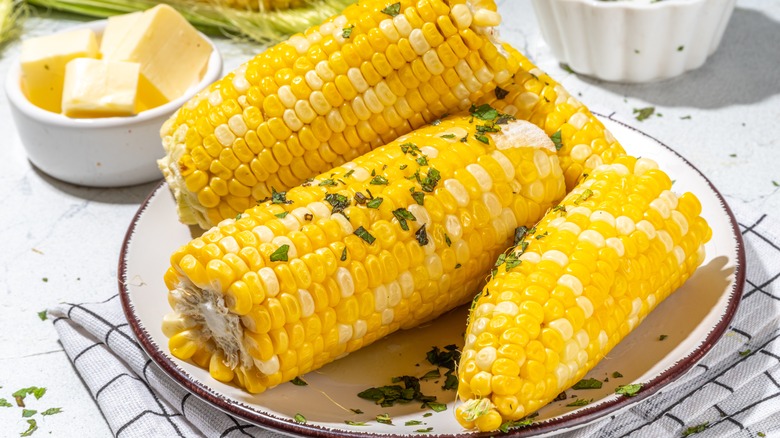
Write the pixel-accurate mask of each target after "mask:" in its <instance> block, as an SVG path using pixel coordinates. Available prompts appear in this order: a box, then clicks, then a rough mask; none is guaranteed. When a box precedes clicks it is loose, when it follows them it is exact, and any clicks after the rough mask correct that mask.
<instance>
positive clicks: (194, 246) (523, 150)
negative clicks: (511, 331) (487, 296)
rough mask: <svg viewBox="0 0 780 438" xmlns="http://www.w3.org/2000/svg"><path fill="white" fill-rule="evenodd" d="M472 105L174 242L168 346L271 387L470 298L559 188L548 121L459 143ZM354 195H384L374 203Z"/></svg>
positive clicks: (250, 384)
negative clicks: (197, 234) (461, 113)
mask: <svg viewBox="0 0 780 438" xmlns="http://www.w3.org/2000/svg"><path fill="white" fill-rule="evenodd" d="M472 117H473V116H467V115H464V116H453V117H450V118H448V119H444V120H442V121H441V123H440V124H438V125H437V126H428V127H425V128H421V129H419V130H416V131H415V132H413V133H411V134H408V135H405V136H402V137H401V138H399V139H398V140H396V141H394V142H391V143H389V144H388V145H386V146H383V147H380V148H378V149H375V150H373V151H371V152H369V153H367V154H366V155H363V156H361V157H358V158H356V159H355V160H354V161H352V162H348V163H345V164H343V165H342V166H340V167H337V168H335V169H332V170H330V171H328V172H326V173H324V174H322V175H320V176H318V177H316V178H314V179H312V180H311V181H309V182H307V183H306V184H304V185H302V186H299V187H295V188H292V189H290V190H288V191H286V192H285V193H284V202H281V195H278V196H277V200H279V201H280V202H278V203H274V201H273V200H272V199H271V200H268V201H266V202H264V203H261V204H260V205H258V206H256V207H253V208H250V209H248V210H247V211H245V212H243V213H242V214H241V216H240V218H239V219H238V220H235V219H232V218H231V219H226V220H224V221H223V222H222V223H220V224H219V226H217V227H214V228H212V229H210V230H209V231H207V232H206V233H205V234H203V236H201V237H199V238H196V239H194V240H192V241H191V242H190V243H188V244H187V245H185V246H183V247H182V248H180V249H179V250H178V251H176V252H175V253H174V254H173V255H172V257H171V264H172V265H171V267H170V268H169V269H168V271H167V273H166V275H165V282H166V285H167V286H168V288H169V291H170V292H169V301H170V303H171V306H172V307H173V312H172V313H171V314H169V315H168V316H166V318H165V320H164V322H163V332H164V333H165V334H166V335H167V336H168V337H169V338H170V339H169V347H170V350H171V352H172V353H173V355H174V356H176V357H178V358H180V359H183V360H192V361H193V362H195V363H196V364H198V365H199V366H202V367H207V368H208V369H209V371H210V374H211V375H212V376H213V377H214V378H215V379H217V380H220V381H226V382H228V381H233V382H235V383H236V384H238V385H240V386H241V387H243V388H246V389H247V390H248V391H250V392H262V391H264V390H266V389H267V388H269V387H273V386H276V385H278V384H280V383H282V382H285V381H289V380H291V379H293V378H295V377H296V376H298V375H302V374H304V373H306V372H308V371H311V370H313V369H316V368H319V367H320V366H322V365H324V364H326V363H328V362H330V361H333V360H334V359H336V358H337V357H339V356H342V355H344V354H345V353H349V352H352V351H355V350H357V349H359V348H361V347H362V346H364V345H368V344H370V343H372V342H373V341H375V340H377V339H379V338H381V337H383V336H385V335H387V334H389V333H392V332H393V331H396V330H398V329H400V328H410V327H414V326H416V325H418V324H420V323H422V322H424V321H428V320H430V319H432V318H435V317H436V316H438V315H440V314H442V313H444V312H445V311H447V310H449V309H452V308H454V307H455V306H457V305H460V304H463V303H466V302H468V301H470V300H471V299H472V296H473V291H474V290H478V289H479V288H480V287H481V285H482V284H483V282H484V280H485V273H486V272H488V270H489V269H490V267H491V266H492V264H493V260H494V259H495V258H496V257H497V256H498V254H500V253H501V252H503V251H504V250H505V248H506V247H507V246H508V245H510V244H511V242H512V239H513V235H514V230H515V228H516V227H517V226H519V225H525V226H531V225H532V224H533V223H535V222H536V221H537V220H539V218H540V217H541V216H542V214H543V212H544V211H546V210H547V209H549V208H551V207H552V206H553V205H554V203H555V202H556V201H557V200H558V199H560V198H562V197H563V194H564V180H563V175H562V173H561V169H560V166H559V164H558V158H557V156H556V155H555V149H554V147H553V145H552V143H551V141H550V140H549V138H548V137H547V136H546V135H545V134H544V132H542V131H541V130H540V129H538V128H537V127H535V126H533V125H532V124H530V123H528V122H525V121H508V122H507V123H506V124H503V125H500V130H499V132H496V133H488V134H486V135H487V136H488V137H489V143H488V144H486V143H482V142H479V141H477V140H474V139H471V138H470V139H469V140H467V141H466V142H461V141H460V140H458V139H459V138H462V137H463V136H464V135H465V134H467V133H470V132H474V130H475V125H476V122H475V123H470V122H469V119H471V118H472ZM496 120H498V119H496ZM485 122H490V121H485ZM483 123H484V122H483ZM445 133H453V134H455V136H456V138H455V139H449V140H448V139H445V138H442V137H441V135H442V134H445ZM421 157H424V158H425V164H420V162H419V161H418V160H419V158H421ZM404 166H405V167H404ZM402 167H403V170H402ZM347 173H349V174H350V176H349V177H347V176H346V175H347ZM372 173H373V174H374V177H376V176H381V177H383V178H384V179H385V180H386V183H383V184H381V185H372V184H371V181H372V180H373V178H372V176H371V174H372ZM326 179H333V180H334V181H340V180H343V181H344V183H338V184H337V185H335V186H332V185H321V184H320V182H322V181H324V180H326ZM278 193H281V192H278ZM358 193H361V194H362V195H361V197H362V198H363V200H364V201H365V199H380V198H381V199H382V200H383V201H382V203H381V204H380V205H379V206H378V207H377V208H369V207H368V206H367V205H365V203H363V202H359V201H358ZM413 193H421V194H422V196H421V197H420V199H419V201H421V202H418V200H417V199H414V197H413V196H412V194H413ZM398 209H404V211H406V212H408V214H407V213H405V214H403V215H402V216H401V218H402V219H403V220H404V221H405V222H406V227H403V226H402V225H401V221H400V220H399V218H398V216H397V215H395V214H394V212H395V211H397V210H398ZM280 212H287V213H289V214H288V215H286V216H285V217H283V218H280V217H278V214H279V213H280ZM405 228H408V230H407V229H405ZM368 236H371V237H370V238H368ZM445 236H447V237H446V239H445ZM447 242H449V243H447ZM282 248H284V250H283V251H282ZM282 252H283V253H284V259H282V258H281V257H280V256H278V255H277V256H276V257H274V254H280V253H282ZM457 265H461V267H459V268H458V267H457Z"/></svg>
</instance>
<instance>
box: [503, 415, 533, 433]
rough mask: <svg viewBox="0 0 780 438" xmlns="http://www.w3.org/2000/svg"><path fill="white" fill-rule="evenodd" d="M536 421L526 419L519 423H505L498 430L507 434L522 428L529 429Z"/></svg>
mask: <svg viewBox="0 0 780 438" xmlns="http://www.w3.org/2000/svg"><path fill="white" fill-rule="evenodd" d="M533 422H534V420H533V419H532V418H524V419H522V420H517V421H511V420H510V421H505V422H503V423H501V426H499V427H498V430H500V431H501V432H504V433H507V432H509V431H510V430H511V429H519V428H522V427H528V426H530V425H531V424H533Z"/></svg>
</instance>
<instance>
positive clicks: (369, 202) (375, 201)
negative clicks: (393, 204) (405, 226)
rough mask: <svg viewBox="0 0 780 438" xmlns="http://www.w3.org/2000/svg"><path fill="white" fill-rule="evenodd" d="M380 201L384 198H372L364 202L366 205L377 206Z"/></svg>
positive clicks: (380, 203) (369, 206)
mask: <svg viewBox="0 0 780 438" xmlns="http://www.w3.org/2000/svg"><path fill="white" fill-rule="evenodd" d="M382 202H384V198H374V199H372V200H370V201H368V202H367V203H366V207H368V208H379V206H380V205H382Z"/></svg>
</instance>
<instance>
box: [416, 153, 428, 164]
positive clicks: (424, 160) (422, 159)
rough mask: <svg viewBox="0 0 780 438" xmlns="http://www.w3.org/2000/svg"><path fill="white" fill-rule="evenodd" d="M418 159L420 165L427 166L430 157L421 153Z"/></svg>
mask: <svg viewBox="0 0 780 438" xmlns="http://www.w3.org/2000/svg"><path fill="white" fill-rule="evenodd" d="M416 161H417V164H419V165H420V166H427V165H428V157H426V156H425V155H420V156H419V157H417V160H416Z"/></svg>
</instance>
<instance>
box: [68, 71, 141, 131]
mask: <svg viewBox="0 0 780 438" xmlns="http://www.w3.org/2000/svg"><path fill="white" fill-rule="evenodd" d="M139 71H140V65H139V64H138V63H135V62H122V61H107V60H99V59H89V58H76V59H74V60H72V61H70V62H69V63H68V65H67V66H66V68H65V86H64V90H63V93H62V111H63V113H64V114H65V115H66V116H68V117H115V116H130V115H133V114H135V113H136V106H137V103H136V94H137V90H138V77H139Z"/></svg>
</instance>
